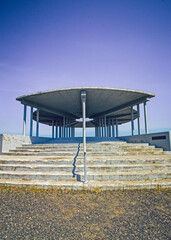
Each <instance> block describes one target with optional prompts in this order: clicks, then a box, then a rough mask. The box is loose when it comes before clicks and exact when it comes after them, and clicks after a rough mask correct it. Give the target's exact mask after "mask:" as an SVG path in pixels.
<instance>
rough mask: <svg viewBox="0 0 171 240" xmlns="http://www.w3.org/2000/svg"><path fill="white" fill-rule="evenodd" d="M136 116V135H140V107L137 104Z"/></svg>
mask: <svg viewBox="0 0 171 240" xmlns="http://www.w3.org/2000/svg"><path fill="white" fill-rule="evenodd" d="M137 114H138V118H137V122H138V135H140V134H141V131H140V105H139V104H137Z"/></svg>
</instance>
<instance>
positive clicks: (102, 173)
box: [0, 170, 171, 175]
mask: <svg viewBox="0 0 171 240" xmlns="http://www.w3.org/2000/svg"><path fill="white" fill-rule="evenodd" d="M77 173H78V172H77ZM152 173H154V174H157V173H160V174H161V173H171V171H170V170H145V171H143V170H142V171H131V172H88V171H87V175H138V174H152ZM0 174H15V175H16V174H18V175H20V174H21V175H49V174H50V175H72V173H71V172H64V171H62V172H57V171H50V172H48V171H46V172H40V171H39V172H33V171H6V170H4V171H2V170H1V171H0ZM79 174H80V175H82V174H83V172H79Z"/></svg>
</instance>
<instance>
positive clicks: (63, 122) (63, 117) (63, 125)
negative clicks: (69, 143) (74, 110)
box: [63, 117, 65, 137]
mask: <svg viewBox="0 0 171 240" xmlns="http://www.w3.org/2000/svg"><path fill="white" fill-rule="evenodd" d="M63 137H65V117H63Z"/></svg>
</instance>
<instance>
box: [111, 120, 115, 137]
mask: <svg viewBox="0 0 171 240" xmlns="http://www.w3.org/2000/svg"><path fill="white" fill-rule="evenodd" d="M112 137H115V124H114V119H113V118H112Z"/></svg>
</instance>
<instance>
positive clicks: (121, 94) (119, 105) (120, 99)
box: [17, 87, 155, 125]
mask: <svg viewBox="0 0 171 240" xmlns="http://www.w3.org/2000/svg"><path fill="white" fill-rule="evenodd" d="M83 90H85V91H86V117H88V118H93V119H94V120H95V119H96V118H98V117H101V116H104V115H106V117H107V118H109V117H115V118H116V116H119V119H123V115H126V116H125V120H124V119H123V122H127V120H129V121H130V107H131V106H134V105H136V104H139V103H142V102H145V101H147V100H148V99H149V98H151V97H154V96H155V95H154V94H150V93H146V92H140V91H133V90H125V89H115V88H95V87H82V88H67V89H58V90H53V91H46V92H40V93H36V94H31V95H26V96H22V97H19V98H17V100H18V101H21V103H22V104H26V105H29V106H32V107H35V108H39V109H40V110H41V112H42V113H41V112H40V119H41V118H42V123H43V122H44V123H45V118H47V119H49V120H51V119H54V118H55V119H60V118H61V117H68V118H70V119H72V118H73V119H79V118H81V117H82V104H81V91H83ZM135 114H136V112H135ZM43 117H44V119H43ZM40 122H41V121H40ZM120 122H122V121H120ZM45 124H48V125H50V123H49V121H47V123H45Z"/></svg>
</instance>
